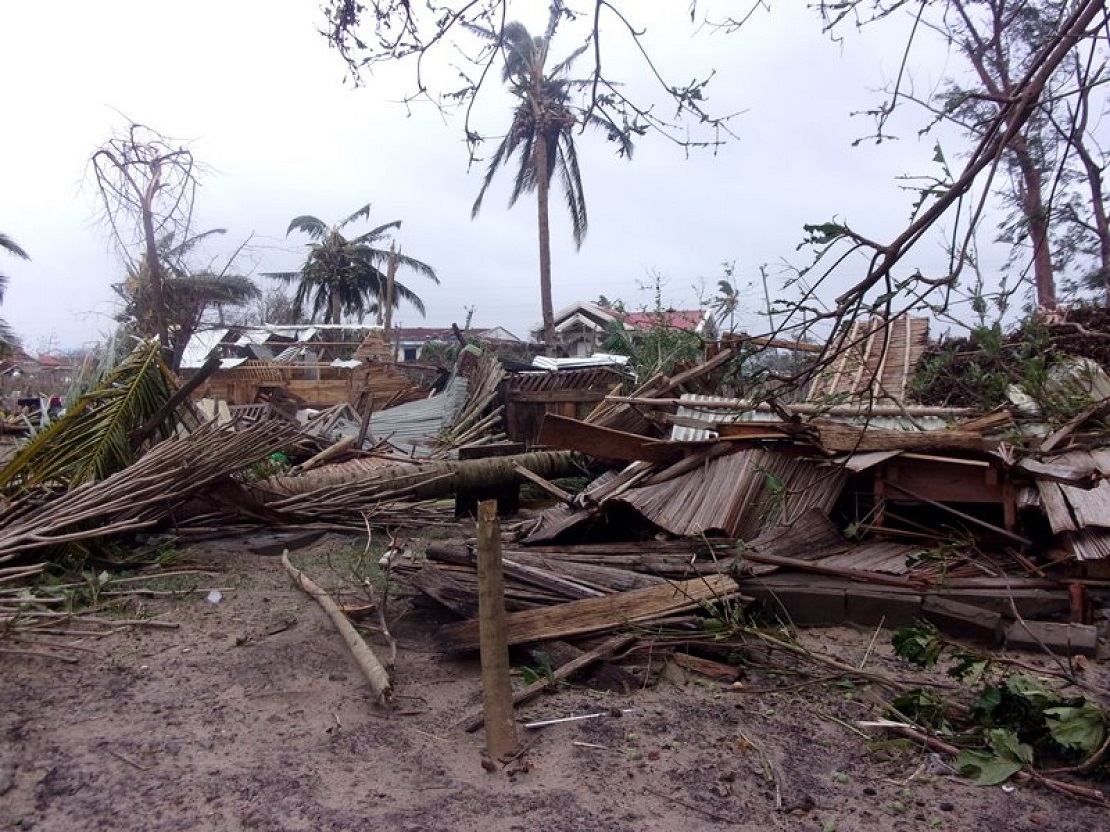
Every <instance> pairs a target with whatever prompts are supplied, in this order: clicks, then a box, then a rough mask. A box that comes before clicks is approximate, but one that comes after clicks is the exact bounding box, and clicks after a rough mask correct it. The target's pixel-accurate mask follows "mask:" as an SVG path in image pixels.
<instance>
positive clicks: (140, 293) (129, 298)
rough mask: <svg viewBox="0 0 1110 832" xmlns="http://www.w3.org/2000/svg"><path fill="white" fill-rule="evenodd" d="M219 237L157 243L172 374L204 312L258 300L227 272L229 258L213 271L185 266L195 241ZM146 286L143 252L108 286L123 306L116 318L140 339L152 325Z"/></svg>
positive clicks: (248, 284) (243, 280)
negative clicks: (133, 264)
mask: <svg viewBox="0 0 1110 832" xmlns="http://www.w3.org/2000/svg"><path fill="white" fill-rule="evenodd" d="M223 233H224V229H222V228H216V229H212V230H210V231H205V232H203V233H202V234H197V235H194V236H192V237H189V238H187V239H185V240H183V241H182V242H180V243H176V244H175V241H174V237H173V235H172V234H170V235H167V236H166V237H163V238H162V239H160V240H159V241H158V244H157V256H158V259H159V261H160V262H161V272H162V275H163V279H162V296H163V298H164V300H165V302H166V308H165V310H164V313H163V314H164V318H165V323H166V329H167V337H168V339H169V341H168V345H167V346H168V347H169V350H170V356H171V358H170V361H169V365H170V368H171V369H173V370H174V371H176V370H178V369H179V368H180V366H181V360H182V357H183V356H184V354H185V347H186V346H187V345H188V343H189V341H190V339H191V338H192V337H193V335H194V334H195V333H196V332H198V331H199V330H200V329H201V328H202V327H203V326H204V323H205V319H206V316H207V313H208V312H209V311H211V310H217V311H219V312H220V313H221V317H222V313H223V309H224V307H226V306H232V307H238V306H243V305H244V304H246V303H248V302H250V301H251V300H253V299H255V298H257V297H258V296H259V291H258V288H257V287H256V286H255V285H254V283H253V282H252V281H251V280H250V278H247V277H244V276H243V275H238V274H232V273H231V272H230V269H231V267H232V264H233V263H234V260H235V258H234V257H232V258H231V259H229V260H228V262H227V263H226V264H225V265H224V266H223V267H222V268H221V269H218V270H217V269H213V268H204V269H194V268H193V267H192V266H191V265H190V264H189V262H188V261H189V255H190V253H192V252H193V251H194V250H195V249H196V247H197V245H198V244H199V243H200V242H202V241H203V240H204V239H205V238H207V237H210V236H212V235H214V234H223ZM152 285H153V283H152V269H151V267H150V262H149V261H148V260H147V257H146V254H145V253H144V254H142V255H140V257H139V262H138V265H137V268H135V269H132V270H130V271H129V272H128V274H127V277H126V278H125V280H124V281H123V282H122V283H119V284H116V285H115V286H113V287H112V288H113V289H115V291H116V294H117V295H119V297H120V299H121V300H122V301H123V304H124V306H123V310H122V311H121V313H120V315H119V317H118V319H119V320H120V321H121V322H122V323H125V324H127V325H128V326H129V328H130V329H131V330H132V331H133V332H135V333H137V334H140V335H141V334H145V333H151V332H153V331H154V330H155V327H156V325H155V322H154V319H155V316H156V312H155V304H154V302H153V296H154V292H153V290H152Z"/></svg>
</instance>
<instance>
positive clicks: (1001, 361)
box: [910, 304, 1110, 422]
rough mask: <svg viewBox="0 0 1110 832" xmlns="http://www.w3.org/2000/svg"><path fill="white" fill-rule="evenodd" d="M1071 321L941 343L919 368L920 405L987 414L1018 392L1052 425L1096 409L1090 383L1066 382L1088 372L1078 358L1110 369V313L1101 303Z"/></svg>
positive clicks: (1037, 322) (1081, 309) (1081, 308)
mask: <svg viewBox="0 0 1110 832" xmlns="http://www.w3.org/2000/svg"><path fill="white" fill-rule="evenodd" d="M1068 318H1069V319H1068V321H1066V322H1063V323H1059V324H1049V323H1046V322H1045V321H1043V320H1041V319H1037V318H1030V319H1027V320H1025V321H1023V322H1022V323H1021V324H1020V325H1019V326H1018V327H1016V328H1015V329H1013V330H1012V331H1010V332H1006V331H1005V330H1003V328H1002V326H1001V324H998V323H995V324H993V325H989V326H986V325H984V326H979V327H976V328H975V329H974V330H972V332H971V335H970V336H967V337H955V338H945V339H943V340H941V341H940V342H939V343H938V344H936V345H934V346H931V347H930V348H929V349H928V350H927V351H926V353H925V355H924V356H923V357H922V360H921V362H920V364H919V365H918V367H917V372H916V374H915V375H914V378H913V381H912V383H911V388H910V389H911V395H912V397H913V399H914V400H915V401H918V402H921V403H923V404H936V405H946V406H952V407H970V408H975V409H978V410H983V411H986V410H991V409H993V408H995V407H998V406H1000V405H1003V404H1007V403H1010V401H1011V400H1010V391H1011V388H1012V387H1016V388H1019V389H1020V392H1021V393H1022V394H1024V395H1025V396H1028V397H1029V398H1030V399H1031V400H1032V402H1033V403H1034V404H1035V405H1036V406H1037V408H1038V409H1039V411H1040V413H1041V414H1042V415H1043V416H1044V417H1046V418H1047V419H1048V420H1049V421H1053V422H1064V421H1067V420H1068V419H1070V418H1071V417H1073V416H1075V415H1076V414H1077V413H1078V412H1079V411H1080V410H1082V409H1083V408H1085V407H1087V406H1088V405H1090V404H1091V398H1090V396H1088V395H1086V393H1085V392H1084V388H1085V387H1087V386H1089V382H1090V379H1084V378H1081V377H1076V378H1075V380H1074V381H1073V382H1072V383H1069V382H1068V381H1067V378H1066V377H1067V375H1068V374H1069V372H1070V373H1071V374H1072V375H1073V376H1074V374H1075V373H1077V372H1078V373H1079V375H1080V376H1082V375H1083V374H1084V373H1086V372H1088V371H1087V370H1084V369H1083V367H1084V365H1083V364H1082V363H1078V364H1077V363H1076V361H1077V359H1078V357H1084V358H1087V359H1090V360H1091V361H1094V362H1096V363H1097V364H1098V365H1101V366H1104V367H1105V366H1110V341H1108V340H1107V339H1106V338H1105V337H1104V336H1103V335H1102V333H1105V332H1106V331H1107V327H1108V326H1110V312H1108V311H1107V310H1106V309H1105V308H1103V307H1101V306H1100V305H1096V304H1086V305H1077V306H1075V307H1073V308H1072V309H1071V310H1070V311H1069V315H1068ZM1069 366H1070V367H1074V368H1076V369H1071V370H1069V369H1068V368H1069Z"/></svg>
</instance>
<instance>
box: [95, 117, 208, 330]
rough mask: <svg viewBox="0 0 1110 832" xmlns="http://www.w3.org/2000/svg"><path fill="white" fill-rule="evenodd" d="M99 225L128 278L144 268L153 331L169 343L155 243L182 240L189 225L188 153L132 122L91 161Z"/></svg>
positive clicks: (163, 275)
mask: <svg viewBox="0 0 1110 832" xmlns="http://www.w3.org/2000/svg"><path fill="white" fill-rule="evenodd" d="M90 165H91V167H92V171H93V176H94V179H95V182H96V187H97V191H98V193H99V196H100V200H101V203H102V208H103V212H104V221H105V222H106V223H107V225H108V227H109V229H110V230H111V236H112V240H113V242H114V244H115V245H116V247H117V248H118V250H119V252H120V254H121V256H122V257H123V258H124V261H125V263H126V264H127V269H128V271H129V272H132V273H136V274H137V273H139V272H140V271H141V270H142V269H143V265H144V263H145V266H146V272H147V281H148V291H149V293H150V317H151V326H152V328H153V332H151V333H149V334H151V335H157V336H158V338H159V340H160V341H161V342H162V345H163V347H168V345H169V343H170V338H169V336H170V333H169V323H168V315H167V301H168V299H167V296H166V288H165V284H166V280H167V268H166V264H165V263H164V262H163V259H162V257H161V256H160V252H159V240H161V239H174V238H176V239H178V240H186V239H188V238H189V237H190V227H191V225H192V220H193V200H194V198H195V196H196V188H197V178H196V165H195V162H194V160H193V154H192V152H191V151H190V150H189V149H188V148H186V147H182V146H178V145H176V144H175V143H174V142H173V141H172V140H171V139H169V138H167V137H165V136H163V135H162V134H161V133H158V132H157V131H155V130H152V129H151V128H149V127H146V126H144V125H141V124H134V123H132V124H131V125H129V126H128V127H127V129H126V130H124V131H122V132H120V133H117V134H116V135H114V136H113V137H112V138H111V139H109V140H108V142H107V143H106V144H105V145H104V146H103V147H101V148H100V149H98V150H97V151H96V152H95V153H93V155H92V157H91V159H90Z"/></svg>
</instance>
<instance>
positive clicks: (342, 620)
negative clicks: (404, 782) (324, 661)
mask: <svg viewBox="0 0 1110 832" xmlns="http://www.w3.org/2000/svg"><path fill="white" fill-rule="evenodd" d="M281 565H282V566H283V567H285V571H286V572H288V573H289V575H290V577H292V578H293V580H294V581H295V582H296V584H297V586H299V587H300V588H301V589H303V590H304V591H305V592H306V593H308V595H310V596H311V597H312V599H313V600H314V601H316V603H318V604H319V605H320V606H321V608H323V610H324V612H326V613H327V614H328V618H330V619H331V621H332V623H333V624H334V625H335V628H336V629H337V630H338V631H339V634H340V635H341V636H342V637H343V642H344V643H345V644H346V645H347V648H348V649H349V650H350V651H351V655H352V656H354V658H355V661H356V662H357V663H358V666H359V668H360V669H361V670H362V673H363V675H364V676H365V677H366V681H367V682H369V683H370V689H371V690H372V691H374V695H375V696H377V698H378V702H379V703H380V704H382V705H388V704H389V703H390V702H391V701H392V699H393V681H392V680H391V679H390V678H389V673H387V672H386V669H385V667H384V666H383V665H382V663H381V662H380V661H378V657H377V656H375V655H374V651H373V650H371V649H370V647H369V645H367V643H366V642H365V641H364V640H363V638H362V636H360V635H359V634H358V630H356V629H355V628H354V625H353V624H351V622H350V621H349V620H348V619H347V616H345V615H344V614H343V611H342V610H341V609H340V608H339V605H338V604H336V603H335V601H333V600H332V599H331V598H330V597H329V596H328V594H327V593H326V592H324V590H322V589H321V588H320V587H319V586H317V585H316V584H315V583H314V582H313V581H312V580H311V579H310V578H309V577H308V576H307V575H305V574H304V572H302V571H301V570H299V569H297V567H295V566H294V565H293V564H292V563H290V561H289V554H288V552H287V553H285V554H283V555H282V556H281Z"/></svg>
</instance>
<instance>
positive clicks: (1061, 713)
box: [1044, 701, 1106, 753]
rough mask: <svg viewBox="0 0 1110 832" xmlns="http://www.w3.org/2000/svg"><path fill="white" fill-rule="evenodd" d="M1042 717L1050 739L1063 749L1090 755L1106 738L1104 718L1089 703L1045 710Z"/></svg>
mask: <svg viewBox="0 0 1110 832" xmlns="http://www.w3.org/2000/svg"><path fill="white" fill-rule="evenodd" d="M1044 715H1045V721H1046V723H1047V724H1048V730H1049V732H1050V733H1051V734H1052V739H1054V740H1056V742H1058V743H1060V745H1062V746H1064V747H1065V748H1075V749H1078V750H1080V751H1086V752H1088V753H1090V752H1092V751H1094V750H1095V749H1096V748H1098V747H1099V746H1100V745H1102V742H1103V740H1104V739H1105V738H1106V724H1105V716H1104V715H1103V713H1102V711H1101V710H1099V709H1098V708H1097V707H1095V706H1094V705H1092V704H1091V703H1090V702H1087V701H1084V702H1083V704H1082V705H1077V706H1067V705H1061V706H1059V707H1056V708H1045V711H1044Z"/></svg>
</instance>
